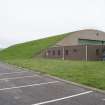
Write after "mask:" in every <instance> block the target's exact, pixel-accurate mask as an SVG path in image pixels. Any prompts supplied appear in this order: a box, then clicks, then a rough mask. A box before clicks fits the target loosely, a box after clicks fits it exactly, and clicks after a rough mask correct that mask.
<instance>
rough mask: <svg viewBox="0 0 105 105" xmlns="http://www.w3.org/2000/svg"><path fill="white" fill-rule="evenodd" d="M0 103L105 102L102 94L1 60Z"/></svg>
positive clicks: (82, 104) (70, 104) (97, 104)
mask: <svg viewBox="0 0 105 105" xmlns="http://www.w3.org/2000/svg"><path fill="white" fill-rule="evenodd" d="M0 105H105V94H104V93H100V92H96V91H94V90H90V89H87V88H84V87H80V86H76V85H73V84H68V83H66V82H63V81H60V80H58V79H55V78H52V77H48V76H45V75H41V74H38V73H35V72H32V71H27V70H26V71H25V70H22V69H18V68H14V67H12V66H9V65H7V64H3V63H0Z"/></svg>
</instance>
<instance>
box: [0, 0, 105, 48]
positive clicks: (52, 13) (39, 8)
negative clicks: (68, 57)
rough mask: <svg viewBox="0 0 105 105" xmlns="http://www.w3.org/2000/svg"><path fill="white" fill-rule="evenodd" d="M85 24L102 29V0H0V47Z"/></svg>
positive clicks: (104, 15) (104, 5)
mask: <svg viewBox="0 0 105 105" xmlns="http://www.w3.org/2000/svg"><path fill="white" fill-rule="evenodd" d="M85 28H86V29H87V28H89V29H90V28H93V29H98V30H103V31H105V0H0V47H7V46H10V45H12V44H16V43H20V42H24V41H28V40H34V39H38V38H42V37H46V36H51V35H56V34H61V33H65V32H71V31H75V30H79V29H85Z"/></svg>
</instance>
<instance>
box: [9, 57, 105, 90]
mask: <svg viewBox="0 0 105 105" xmlns="http://www.w3.org/2000/svg"><path fill="white" fill-rule="evenodd" d="M7 62H9V63H11V64H14V65H18V66H21V67H24V68H28V69H31V70H34V71H40V72H42V73H47V74H50V75H53V76H57V77H60V78H63V79H66V80H70V81H74V82H77V83H81V84H85V85H88V86H92V87H95V88H99V89H103V90H105V62H82V61H67V60H65V61H63V60H51V59H42V58H35V59H16V60H9V61H7Z"/></svg>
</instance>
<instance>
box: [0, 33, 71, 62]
mask: <svg viewBox="0 0 105 105" xmlns="http://www.w3.org/2000/svg"><path fill="white" fill-rule="evenodd" d="M69 34H70V33H69ZM66 35H68V33H67V34H62V35H58V36H53V37H48V38H44V39H40V40H35V41H30V42H27V43H22V44H17V45H14V46H11V47H9V48H7V49H5V50H3V51H1V52H0V59H2V60H9V59H26V58H27V59H29V58H32V56H33V55H38V54H40V53H41V51H42V50H44V49H46V48H48V47H51V46H53V45H55V43H57V42H58V41H60V40H62V39H63V38H64V37H65V36H66Z"/></svg>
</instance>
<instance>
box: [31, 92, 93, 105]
mask: <svg viewBox="0 0 105 105" xmlns="http://www.w3.org/2000/svg"><path fill="white" fill-rule="evenodd" d="M92 92H93V91H87V92H83V93H79V94H75V95H72V96H67V97H63V98H59V99H53V100H50V101H45V102H40V103H36V104H32V105H44V104H48V103H53V102H57V101H62V100H65V99H69V98H74V97H77V96H81V95H85V94H89V93H92Z"/></svg>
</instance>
